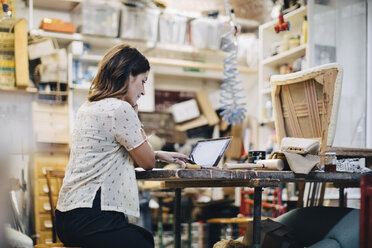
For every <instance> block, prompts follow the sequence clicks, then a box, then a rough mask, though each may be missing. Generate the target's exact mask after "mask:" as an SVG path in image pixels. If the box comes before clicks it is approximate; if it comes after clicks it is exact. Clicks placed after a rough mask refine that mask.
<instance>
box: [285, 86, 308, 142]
mask: <svg viewBox="0 0 372 248" xmlns="http://www.w3.org/2000/svg"><path fill="white" fill-rule="evenodd" d="M282 91H283V92H282V97H283V102H284V104H285V105H286V106H288V112H289V122H288V124H289V127H290V129H291V130H292V131H293V134H294V136H295V137H298V138H302V137H303V134H302V131H301V128H300V124H299V123H298V120H297V117H296V111H295V109H294V106H293V101H292V97H291V94H290V92H289V87H288V86H287V85H283V86H282Z"/></svg>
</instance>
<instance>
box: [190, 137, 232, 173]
mask: <svg viewBox="0 0 372 248" xmlns="http://www.w3.org/2000/svg"><path fill="white" fill-rule="evenodd" d="M230 141H231V137H224V138H219V139H210V140H200V141H198V143H196V146H195V147H194V149H193V150H192V152H191V154H190V159H191V160H193V161H194V162H195V163H196V164H198V165H201V166H204V167H211V166H217V164H218V162H219V161H220V159H221V157H222V156H223V154H224V153H225V151H226V148H227V147H228V145H229V143H230Z"/></svg>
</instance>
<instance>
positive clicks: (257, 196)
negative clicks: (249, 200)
mask: <svg viewBox="0 0 372 248" xmlns="http://www.w3.org/2000/svg"><path fill="white" fill-rule="evenodd" d="M261 205H262V187H256V188H254V207H253V247H254V248H259V247H260V246H261V245H260V242H261Z"/></svg>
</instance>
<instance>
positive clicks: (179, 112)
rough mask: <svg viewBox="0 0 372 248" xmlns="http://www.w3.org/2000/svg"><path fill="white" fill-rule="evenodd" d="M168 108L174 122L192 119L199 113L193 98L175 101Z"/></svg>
mask: <svg viewBox="0 0 372 248" xmlns="http://www.w3.org/2000/svg"><path fill="white" fill-rule="evenodd" d="M170 109H171V112H172V114H173V118H174V121H175V122H176V123H180V122H185V121H188V120H192V119H195V118H196V117H198V116H199V115H200V112H199V108H198V104H197V103H196V101H195V99H191V100H188V101H184V102H180V103H176V104H174V105H173V106H172V107H171V108H170Z"/></svg>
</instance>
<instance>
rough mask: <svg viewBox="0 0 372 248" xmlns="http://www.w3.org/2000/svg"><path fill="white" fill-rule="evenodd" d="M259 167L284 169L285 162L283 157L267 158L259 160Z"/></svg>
mask: <svg viewBox="0 0 372 248" xmlns="http://www.w3.org/2000/svg"><path fill="white" fill-rule="evenodd" d="M257 165H258V168H261V169H267V170H279V171H281V170H283V169H284V162H283V160H281V159H266V160H258V161H257Z"/></svg>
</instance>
